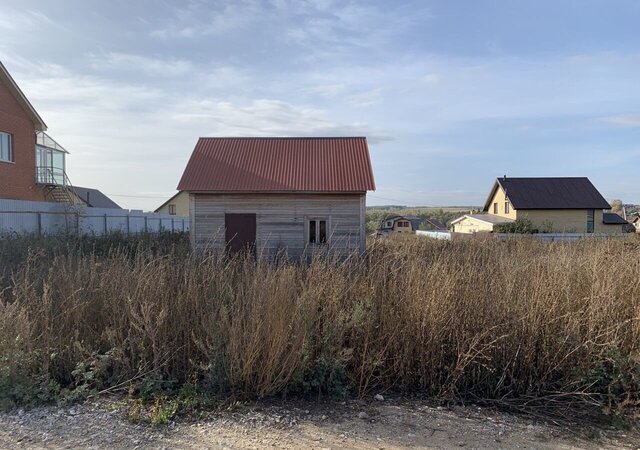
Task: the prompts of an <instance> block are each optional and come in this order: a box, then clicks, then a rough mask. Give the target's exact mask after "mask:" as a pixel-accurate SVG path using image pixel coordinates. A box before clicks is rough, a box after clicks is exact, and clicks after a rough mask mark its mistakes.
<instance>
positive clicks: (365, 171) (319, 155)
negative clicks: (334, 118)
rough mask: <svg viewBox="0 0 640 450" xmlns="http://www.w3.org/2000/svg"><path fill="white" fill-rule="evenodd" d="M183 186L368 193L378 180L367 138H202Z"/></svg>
mask: <svg viewBox="0 0 640 450" xmlns="http://www.w3.org/2000/svg"><path fill="white" fill-rule="evenodd" d="M178 190H181V191H203V192H234V191H239V192H264V191H270V192H287V191H295V192H364V191H371V190H375V183H374V181H373V171H372V170H371V160H370V158H369V148H368V146H367V139H366V138H364V137H330V138H329V137H327V138H324V137H322V138H302V137H301V138H297V137H295V138H294V137H286V138H282V137H273V138H272V137H267V138H200V139H199V140H198V143H197V144H196V147H195V149H194V150H193V153H192V155H191V158H190V159H189V163H188V164H187V168H186V169H185V171H184V173H183V174H182V179H181V180H180V184H178Z"/></svg>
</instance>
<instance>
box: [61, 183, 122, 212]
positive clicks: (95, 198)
mask: <svg viewBox="0 0 640 450" xmlns="http://www.w3.org/2000/svg"><path fill="white" fill-rule="evenodd" d="M73 191H74V192H75V193H76V195H77V196H78V197H80V198H81V199H82V200H84V201H85V202H86V203H87V205H88V206H90V207H92V208H112V209H122V208H121V207H120V206H119V205H118V204H117V203H116V202H114V201H113V200H111V199H110V198H109V197H107V196H106V195H104V194H103V193H102V192H100V191H99V190H97V189H91V188H84V187H78V186H73Z"/></svg>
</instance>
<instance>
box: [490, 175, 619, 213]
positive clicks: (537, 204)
mask: <svg viewBox="0 0 640 450" xmlns="http://www.w3.org/2000/svg"><path fill="white" fill-rule="evenodd" d="M498 187H502V189H504V191H505V193H506V195H507V198H508V199H509V202H510V203H511V205H512V206H513V207H514V208H515V209H609V208H610V207H611V206H610V205H609V203H608V202H607V201H606V200H605V198H604V197H603V196H602V194H600V192H598V190H597V189H596V188H595V186H594V185H593V184H591V181H589V179H588V178H587V177H558V178H511V177H502V178H498V179H497V180H496V182H495V183H494V185H493V189H491V193H490V195H489V198H488V199H487V201H486V203H485V205H484V211H488V210H489V207H490V206H491V205H489V203H490V202H491V199H493V196H494V195H495V192H496V190H497V189H498Z"/></svg>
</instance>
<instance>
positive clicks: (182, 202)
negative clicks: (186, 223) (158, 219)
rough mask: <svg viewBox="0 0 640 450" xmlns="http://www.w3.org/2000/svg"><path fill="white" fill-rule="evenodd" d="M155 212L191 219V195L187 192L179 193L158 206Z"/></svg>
mask: <svg viewBox="0 0 640 450" xmlns="http://www.w3.org/2000/svg"><path fill="white" fill-rule="evenodd" d="M155 212H157V213H163V214H170V215H172V216H184V217H189V193H188V192H187V191H178V192H177V193H176V194H175V195H174V196H173V197H171V198H170V199H169V200H167V201H166V202H164V203H163V204H162V205H160V206H158V208H157V209H156V210H155Z"/></svg>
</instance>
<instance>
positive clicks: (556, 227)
mask: <svg viewBox="0 0 640 450" xmlns="http://www.w3.org/2000/svg"><path fill="white" fill-rule="evenodd" d="M608 209H610V205H609V203H608V202H607V201H606V200H605V198H604V197H603V196H602V195H601V194H600V192H598V190H597V189H596V188H595V186H594V185H593V184H592V183H591V181H589V179H588V178H586V177H571V178H569V177H567V178H564V177H563V178H511V177H506V176H505V177H502V178H498V179H496V181H495V182H494V184H493V187H492V188H491V191H490V193H489V196H488V197H487V200H486V202H485V204H484V208H483V212H484V214H468V215H465V216H463V217H460V218H458V219H456V220H454V221H453V222H451V224H452V229H453V231H454V232H459V233H475V232H481V231H484V232H491V231H493V230H494V227H495V226H496V225H500V224H505V223H510V222H514V221H516V220H518V219H527V220H530V221H531V223H532V224H533V226H534V228H535V229H537V230H539V231H540V232H554V233H570V232H572V233H600V234H610V233H622V232H625V230H626V228H627V227H628V223H627V222H626V221H625V220H624V219H623V218H622V217H620V216H618V215H617V214H613V213H609V212H605V210H608Z"/></svg>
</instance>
